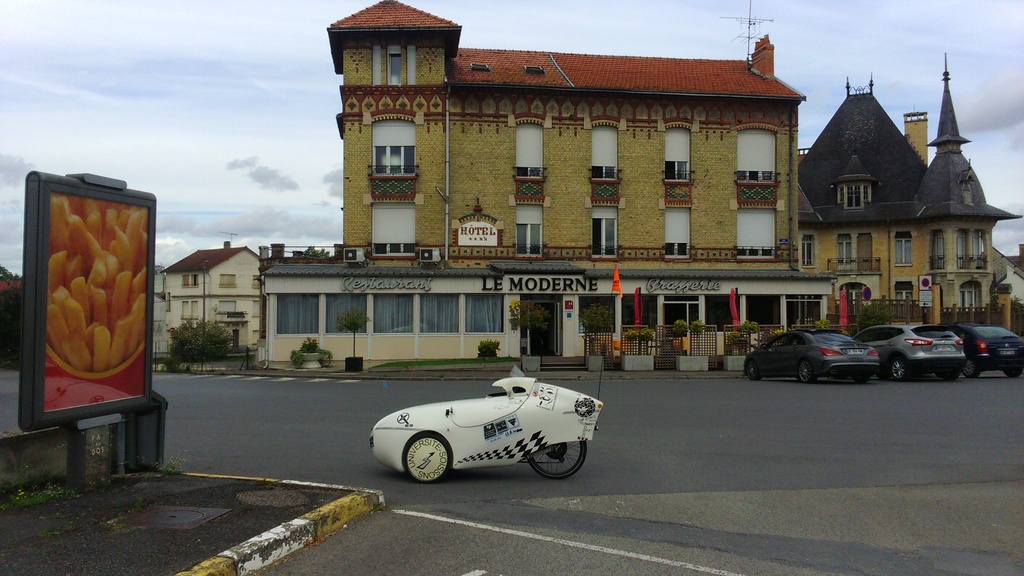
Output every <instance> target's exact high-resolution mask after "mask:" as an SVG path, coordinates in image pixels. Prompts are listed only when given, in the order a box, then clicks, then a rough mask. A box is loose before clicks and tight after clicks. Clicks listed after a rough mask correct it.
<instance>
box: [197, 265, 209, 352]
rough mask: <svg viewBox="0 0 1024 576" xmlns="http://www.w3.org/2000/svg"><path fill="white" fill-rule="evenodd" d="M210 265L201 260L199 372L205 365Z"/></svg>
mask: <svg viewBox="0 0 1024 576" xmlns="http://www.w3.org/2000/svg"><path fill="white" fill-rule="evenodd" d="M209 265H210V261H209V260H203V330H202V334H203V341H202V342H201V343H200V347H199V370H200V371H202V370H203V369H204V368H205V366H203V364H205V363H206V268H207V267H208V266H209Z"/></svg>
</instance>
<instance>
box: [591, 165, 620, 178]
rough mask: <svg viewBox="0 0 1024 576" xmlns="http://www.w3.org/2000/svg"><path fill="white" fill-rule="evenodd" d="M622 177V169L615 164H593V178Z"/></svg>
mask: <svg viewBox="0 0 1024 576" xmlns="http://www.w3.org/2000/svg"><path fill="white" fill-rule="evenodd" d="M621 178H622V170H620V169H619V168H617V167H615V166H591V167H590V179H591V180H619V179H621Z"/></svg>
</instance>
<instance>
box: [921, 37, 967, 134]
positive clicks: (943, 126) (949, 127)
mask: <svg viewBox="0 0 1024 576" xmlns="http://www.w3.org/2000/svg"><path fill="white" fill-rule="evenodd" d="M943 67H944V69H943V72H942V86H943V88H942V108H941V110H940V111H939V131H938V134H937V135H936V137H935V140H932V141H931V142H930V143H929V144H928V145H929V146H935V147H936V148H937V149H938V152H943V151H945V150H959V149H960V145H961V144H966V143H967V142H970V140H968V139H967V138H964V137H962V136H960V129H959V128H958V127H957V124H956V112H955V111H954V110H953V96H952V95H950V93H949V61H948V59H947V57H946V56H945V55H943Z"/></svg>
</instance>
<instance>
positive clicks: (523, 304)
mask: <svg viewBox="0 0 1024 576" xmlns="http://www.w3.org/2000/svg"><path fill="white" fill-rule="evenodd" d="M508 315H509V323H510V324H512V329H513V330H518V329H520V328H522V329H523V331H525V332H526V355H527V356H530V355H531V352H530V330H547V329H548V316H549V314H548V311H547V309H545V308H544V307H543V306H541V305H540V304H537V303H536V302H534V301H533V300H513V301H512V303H511V304H509V307H508Z"/></svg>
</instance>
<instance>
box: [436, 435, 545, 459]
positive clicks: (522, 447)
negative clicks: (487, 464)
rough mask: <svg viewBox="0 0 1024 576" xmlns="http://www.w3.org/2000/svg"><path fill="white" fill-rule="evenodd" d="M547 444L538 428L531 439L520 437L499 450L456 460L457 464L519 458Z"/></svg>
mask: <svg viewBox="0 0 1024 576" xmlns="http://www.w3.org/2000/svg"><path fill="white" fill-rule="evenodd" d="M545 446H547V442H545V441H544V431H543V430H538V431H537V432H534V433H533V436H530V439H529V440H527V439H525V438H520V439H519V441H518V442H516V443H515V444H514V445H511V446H504V447H502V448H498V449H497V450H488V451H487V452H481V453H479V454H474V455H472V456H466V457H465V458H463V459H462V460H459V461H458V462H456V464H462V463H464V462H478V461H480V460H512V459H515V460H518V459H520V458H522V457H523V456H525V455H527V454H532V453H533V452H536V451H537V450H540V449H541V448H544V447H545Z"/></svg>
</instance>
